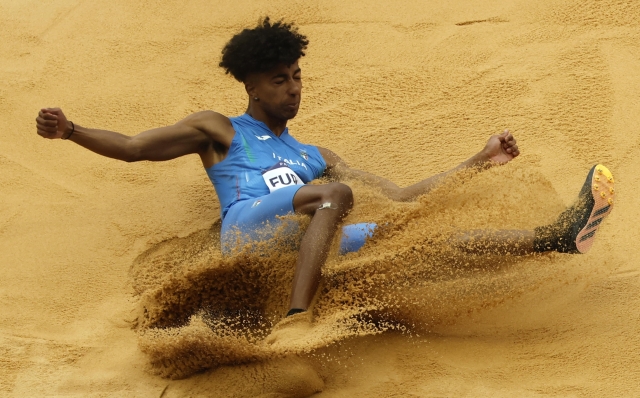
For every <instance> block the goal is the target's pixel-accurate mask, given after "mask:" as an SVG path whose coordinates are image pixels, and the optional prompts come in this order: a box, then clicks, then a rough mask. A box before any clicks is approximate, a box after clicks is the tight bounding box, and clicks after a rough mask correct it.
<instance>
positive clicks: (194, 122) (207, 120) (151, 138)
mask: <svg viewBox="0 0 640 398" xmlns="http://www.w3.org/2000/svg"><path fill="white" fill-rule="evenodd" d="M36 126H37V131H38V134H39V135H40V136H42V137H44V138H49V139H55V138H67V137H68V139H69V141H73V142H75V143H76V144H78V145H80V146H83V147H85V148H87V149H89V150H90V151H93V152H95V153H97V154H100V155H103V156H107V157H110V158H113V159H118V160H124V161H126V162H135V161H139V160H152V161H160V160H170V159H174V158H177V157H180V156H183V155H188V154H191V153H199V154H200V155H201V156H203V155H204V153H205V152H207V151H209V150H210V148H211V147H212V143H214V142H215V143H218V144H221V145H222V146H224V147H225V148H228V147H229V146H230V145H231V140H232V139H233V128H232V127H231V123H230V121H229V119H228V118H226V117H225V116H223V115H220V114H218V113H215V112H212V111H203V112H198V113H194V114H192V115H190V116H187V117H186V118H184V119H183V120H181V121H179V122H178V123H176V124H174V125H172V126H167V127H159V128H155V129H151V130H147V131H144V132H142V133H140V134H138V135H135V136H132V137H130V136H127V135H124V134H120V133H116V132H113V131H107V130H98V129H90V128H86V127H81V126H79V125H77V124H76V125H73V124H72V123H71V122H69V121H68V120H67V118H66V116H65V115H64V113H63V112H62V110H60V109H59V108H45V109H42V110H40V112H39V114H38V117H37V118H36ZM69 134H71V135H69Z"/></svg>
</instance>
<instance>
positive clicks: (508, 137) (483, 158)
mask: <svg viewBox="0 0 640 398" xmlns="http://www.w3.org/2000/svg"><path fill="white" fill-rule="evenodd" d="M318 150H319V151H320V154H321V155H322V157H323V158H324V160H325V162H326V163H327V169H326V171H325V174H326V175H327V176H329V177H332V178H335V179H337V180H342V179H349V178H354V179H358V180H360V181H363V182H366V183H368V184H371V185H375V186H377V187H378V188H380V190H381V191H382V193H383V194H384V195H385V196H387V197H388V198H390V199H392V200H396V201H401V202H404V201H410V200H413V199H415V198H416V197H418V196H420V195H423V194H425V193H428V192H429V191H431V190H432V189H433V188H434V187H435V186H436V185H437V184H438V183H439V182H440V181H442V180H443V179H444V178H446V177H449V176H451V175H453V174H455V173H457V172H459V171H461V170H464V169H469V168H473V169H477V170H484V169H487V168H489V167H492V166H494V165H499V164H505V163H507V162H509V161H511V160H513V158H515V157H516V156H518V155H520V150H519V149H518V145H517V143H516V139H515V138H514V137H513V135H512V134H511V133H510V132H509V131H508V130H505V132H503V133H502V134H500V135H494V136H491V138H489V141H487V145H485V147H484V148H483V149H482V150H481V151H480V152H478V153H477V154H475V155H474V156H472V157H471V158H469V159H468V160H466V161H464V162H462V163H461V164H459V165H458V166H457V167H454V168H453V169H451V170H449V171H445V172H444V173H440V174H436V175H434V176H431V177H429V178H426V179H424V180H422V181H420V182H418V183H416V184H413V185H410V186H408V187H405V188H400V187H399V186H397V185H396V184H395V183H393V182H392V181H389V180H387V179H386V178H382V177H379V176H377V175H375V174H371V173H367V172H366V171H361V170H356V169H353V168H351V167H349V166H348V165H347V164H346V163H345V162H344V161H343V160H342V159H341V158H340V157H339V156H338V155H336V154H335V153H334V152H332V151H330V150H328V149H326V148H320V147H318Z"/></svg>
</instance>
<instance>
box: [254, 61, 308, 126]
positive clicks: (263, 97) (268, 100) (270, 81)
mask: <svg viewBox="0 0 640 398" xmlns="http://www.w3.org/2000/svg"><path fill="white" fill-rule="evenodd" d="M246 88H247V92H248V93H249V95H250V96H251V100H252V101H253V103H254V105H256V106H259V107H260V108H262V110H263V111H264V112H265V113H266V114H267V115H269V116H271V117H273V118H276V119H279V120H289V119H293V118H294V117H295V116H296V114H297V113H298V108H299V107H300V99H301V98H302V71H301V70H300V67H299V66H298V61H296V62H294V63H293V64H291V65H279V66H277V67H276V68H274V69H273V70H271V71H269V72H264V73H257V74H255V75H253V76H251V77H250V79H249V81H248V83H247V85H246ZM255 98H258V100H257V101H255Z"/></svg>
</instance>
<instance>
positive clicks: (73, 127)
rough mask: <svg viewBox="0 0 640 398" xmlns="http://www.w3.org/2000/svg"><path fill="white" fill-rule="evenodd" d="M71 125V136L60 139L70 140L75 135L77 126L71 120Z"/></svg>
mask: <svg viewBox="0 0 640 398" xmlns="http://www.w3.org/2000/svg"><path fill="white" fill-rule="evenodd" d="M69 123H71V132H70V133H69V135H68V136H66V137H60V138H62V139H63V140H68V139H69V137H71V134H73V132H74V131H76V125H75V124H73V122H72V121H71V120H69Z"/></svg>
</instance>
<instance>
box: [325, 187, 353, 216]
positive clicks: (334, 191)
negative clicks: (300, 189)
mask: <svg viewBox="0 0 640 398" xmlns="http://www.w3.org/2000/svg"><path fill="white" fill-rule="evenodd" d="M327 203H328V205H327ZM322 204H323V206H325V207H327V208H331V209H336V210H340V211H341V213H344V214H346V213H348V212H349V210H351V208H352V207H353V191H352V190H351V188H350V187H349V186H348V185H346V184H343V183H340V182H332V183H329V184H327V185H326V189H325V190H324V193H323V195H322Z"/></svg>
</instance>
